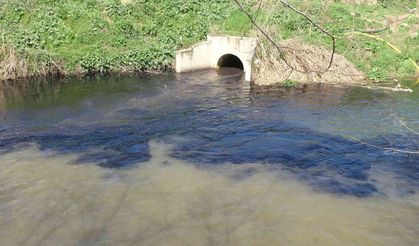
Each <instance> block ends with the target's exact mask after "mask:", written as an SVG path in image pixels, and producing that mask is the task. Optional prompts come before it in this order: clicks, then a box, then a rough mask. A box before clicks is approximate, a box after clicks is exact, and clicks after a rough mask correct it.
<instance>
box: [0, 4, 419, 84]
mask: <svg viewBox="0 0 419 246" xmlns="http://www.w3.org/2000/svg"><path fill="white" fill-rule="evenodd" d="M242 2H243V3H244V5H245V7H246V8H247V9H248V10H249V11H250V13H252V15H253V16H257V17H258V18H257V21H258V23H260V24H261V25H262V26H264V28H266V29H269V33H271V34H273V35H274V36H273V38H274V40H276V41H280V40H284V39H298V40H302V41H304V42H306V43H308V44H315V45H322V46H326V47H330V46H331V44H330V40H329V39H328V38H327V37H326V36H325V35H324V34H322V33H321V32H319V31H318V30H317V29H316V28H314V27H313V26H312V25H310V24H308V23H307V21H306V20H305V19H304V18H303V17H301V16H300V15H297V14H295V13H294V12H292V11H291V10H290V9H287V8H284V7H283V6H282V5H280V4H272V2H271V1H265V2H264V3H265V4H264V5H262V6H261V11H259V12H258V9H259V6H258V4H257V1H256V0H243V1H242ZM290 2H291V3H292V4H293V5H294V6H296V7H298V8H299V9H301V10H302V11H303V12H305V13H307V14H308V15H309V16H310V17H312V18H313V19H314V20H315V21H316V22H317V23H319V24H320V25H322V26H323V27H325V28H327V29H328V30H330V31H331V32H332V33H333V34H334V35H335V36H336V37H337V38H338V40H337V51H338V52H339V53H341V54H343V55H344V56H345V57H346V58H347V59H349V60H350V61H351V62H353V63H354V64H355V65H356V66H357V67H358V68H359V69H360V70H362V71H364V72H365V73H366V74H367V75H368V77H369V78H370V79H372V80H387V79H389V78H392V77H411V76H415V75H417V74H416V70H415V67H414V66H412V64H411V62H410V61H409V59H411V60H413V61H416V62H418V61H419V45H418V44H419V40H418V39H419V38H418V36H417V35H416V36H414V35H413V32H414V30H415V28H417V26H418V25H419V18H418V17H417V16H416V15H412V16H410V17H408V18H406V19H405V20H403V21H402V23H404V24H403V25H401V24H400V23H399V24H397V25H396V24H395V23H392V24H391V27H392V28H389V29H387V30H385V31H383V32H380V33H378V34H376V35H378V36H379V37H381V38H383V39H385V40H386V41H388V42H390V43H392V44H394V45H396V46H397V47H398V48H399V49H400V50H401V51H402V54H397V53H395V52H394V50H392V49H391V48H389V47H388V46H387V45H386V44H385V43H384V42H381V41H379V40H375V39H371V38H367V37H363V36H357V35H347V33H348V32H352V31H362V30H369V29H379V28H382V27H383V26H385V22H386V19H388V18H390V19H392V20H394V19H395V18H396V17H397V16H398V15H406V14H407V8H410V9H412V8H415V7H416V0H381V1H379V4H377V5H372V6H366V5H352V4H348V3H342V2H340V1H334V0H325V1H322V0H310V1H309V0H303V1H301V0H291V1H290ZM209 32H218V33H226V34H231V35H252V34H254V33H255V31H254V28H253V26H252V24H251V23H250V21H249V19H248V18H247V17H246V16H245V15H244V14H243V13H241V12H240V11H239V10H238V8H237V6H235V5H234V2H233V1H230V0H202V1H198V0H153V1H143V0H131V1H128V0H125V1H120V0H71V1H70V0H0V33H1V36H0V64H1V66H0V79H15V78H20V77H30V76H44V75H49V74H86V73H87V74H97V73H100V74H104V73H110V72H131V71H150V70H159V71H160V70H164V69H169V68H171V67H172V64H173V62H174V54H175V50H176V49H179V48H183V47H187V46H190V45H191V44H193V43H195V42H198V41H200V40H203V39H205V37H206V35H207V34H208V33H209Z"/></svg>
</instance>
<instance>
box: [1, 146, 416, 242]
mask: <svg viewBox="0 0 419 246" xmlns="http://www.w3.org/2000/svg"><path fill="white" fill-rule="evenodd" d="M169 153H170V148H168V146H166V145H164V144H161V143H152V144H151V154H152V158H151V159H150V160H149V161H148V162H147V163H144V164H142V165H141V166H140V167H139V168H136V169H132V170H131V169H129V170H109V169H103V168H100V167H98V166H96V165H93V164H92V165H82V166H74V165H68V163H69V162H71V161H72V160H74V159H75V158H76V156H74V155H57V154H54V153H46V152H41V151H39V150H38V149H37V148H36V147H35V146H33V147H30V148H27V149H25V150H22V151H19V152H14V153H11V154H6V155H3V156H1V157H0V161H1V163H2V167H3V168H2V170H1V172H0V180H1V193H0V201H1V204H2V207H1V214H2V216H1V218H0V225H1V226H0V238H1V239H2V242H1V245H417V242H418V241H417V239H418V238H417V237H418V235H419V227H418V225H419V217H418V213H419V196H418V195H417V194H416V195H412V196H406V197H404V198H400V197H391V196H389V197H385V198H384V197H371V198H362V199H360V198H356V197H347V196H342V197H339V196H335V195H330V194H322V193H318V192H314V191H313V190H312V189H311V188H310V187H308V186H306V185H303V184H302V183H300V182H297V181H296V180H295V179H294V178H293V177H292V175H291V174H289V173H287V172H272V171H269V169H268V168H266V166H265V165H261V164H257V163H253V164H243V165H229V164H224V165H220V166H218V167H217V168H214V169H210V170H208V169H205V168H198V167H195V166H194V165H192V164H189V163H187V162H184V161H180V160H176V159H174V158H171V157H170V156H169ZM248 169H251V170H252V171H253V174H252V175H251V176H250V177H247V178H245V179H236V178H234V177H235V176H237V175H240V173H242V172H243V171H246V170H248ZM375 178H377V179H378V180H380V182H383V183H388V181H391V179H392V177H391V176H389V175H388V174H385V173H382V174H381V175H379V176H377V177H375Z"/></svg>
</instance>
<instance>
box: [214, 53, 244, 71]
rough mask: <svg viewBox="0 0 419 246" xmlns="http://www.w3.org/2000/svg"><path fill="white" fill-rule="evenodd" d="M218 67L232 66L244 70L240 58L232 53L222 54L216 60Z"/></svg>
mask: <svg viewBox="0 0 419 246" xmlns="http://www.w3.org/2000/svg"><path fill="white" fill-rule="evenodd" d="M217 65H218V67H233V68H238V69H240V70H244V66H243V63H242V61H241V60H240V58H238V57H237V56H235V55H232V54H226V55H223V56H222V57H221V58H220V59H219V60H218V64H217Z"/></svg>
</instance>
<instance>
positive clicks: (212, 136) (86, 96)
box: [0, 69, 419, 197]
mask: <svg viewBox="0 0 419 246" xmlns="http://www.w3.org/2000/svg"><path fill="white" fill-rule="evenodd" d="M241 76H242V73H241V71H235V70H234V69H233V70H231V69H230V70H228V71H226V70H223V71H221V72H218V73H215V72H214V71H200V72H195V73H191V74H185V75H177V76H176V77H175V76H174V75H173V74H166V75H160V76H150V77H145V78H142V79H140V80H139V79H136V78H118V79H116V78H107V79H99V80H93V81H85V80H82V81H74V82H72V83H68V84H65V85H62V86H60V87H58V89H54V88H50V89H47V90H45V91H42V92H40V93H39V94H41V95H42V97H38V98H36V100H34V99H27V101H24V100H23V101H20V102H19V103H18V104H16V103H15V104H12V106H10V109H9V111H10V113H9V116H8V118H7V119H6V120H3V121H2V122H1V123H0V150H1V153H2V154H6V153H10V152H13V151H17V150H20V149H22V148H24V147H25V146H27V144H29V143H35V144H36V145H37V146H38V147H39V148H40V150H53V151H55V152H57V153H60V154H63V153H70V154H72V153H77V154H78V156H79V157H78V158H77V159H75V160H74V161H72V163H71V164H73V165H81V164H85V163H97V164H98V165H99V166H101V167H105V168H135V167H137V165H138V164H139V163H142V162H146V161H149V160H150V158H151V155H150V153H149V152H150V150H149V142H150V141H153V140H159V141H164V142H166V143H168V144H170V145H173V146H174V149H173V152H172V153H171V155H172V157H174V158H177V159H181V160H186V161H188V162H191V163H195V164H196V165H197V166H199V167H203V168H207V167H211V166H214V165H219V164H225V163H232V164H248V163H263V164H265V165H266V166H268V167H270V168H272V170H275V169H286V170H289V171H290V172H292V173H294V174H295V175H296V177H298V178H299V179H301V180H303V181H304V182H306V183H308V184H310V185H311V186H312V187H313V188H314V189H316V190H319V191H324V192H330V193H334V194H343V195H351V196H357V197H368V196H371V195H374V194H379V193H383V191H382V190H379V188H378V187H377V184H376V181H375V180H374V179H373V178H371V177H370V175H369V174H370V171H371V170H372V169H375V168H379V169H383V170H386V171H391V172H392V173H394V175H396V177H397V178H399V179H401V180H403V181H404V182H406V185H405V186H403V187H399V192H400V193H401V194H411V193H414V191H415V190H416V189H417V188H418V187H419V181H418V180H419V166H418V165H417V163H419V155H418V154H417V153H416V154H415V153H401V152H396V151H391V150H389V149H390V148H393V149H402V150H415V149H417V147H418V146H419V138H418V135H415V134H412V133H411V132H408V131H404V130H403V129H402V130H397V131H394V130H393V129H394V126H395V124H396V123H397V122H396V121H395V120H394V119H393V121H391V122H390V121H388V119H386V118H385V117H388V112H389V111H388V109H389V107H388V106H389V105H391V107H392V108H393V109H394V111H392V112H398V113H399V114H402V115H403V117H404V119H407V120H408V122H409V124H411V123H412V124H414V125H413V126H411V127H415V129H416V130H417V129H418V121H419V120H418V119H419V115H418V113H417V112H416V111H415V107H416V106H417V105H418V103H419V100H418V98H417V97H413V98H412V97H410V98H409V97H406V96H405V95H399V94H396V95H392V94H386V93H385V92H373V91H369V90H365V89H362V88H335V87H326V86H313V87H304V88H299V89H291V90H283V89H278V90H269V91H266V90H257V89H252V88H250V86H249V85H248V84H247V83H245V82H243V81H241V80H239V79H240V77H241ZM56 88H57V87H56ZM416 109H417V108H416ZM383 117H384V118H383ZM354 119H360V120H358V121H355V120H354ZM347 136H357V138H356V140H354V139H352V138H348V137H347ZM365 143H367V144H365ZM416 151H417V150H416ZM251 175H252V170H248V171H247V172H244V173H243V175H242V176H240V177H236V178H243V177H246V176H251Z"/></svg>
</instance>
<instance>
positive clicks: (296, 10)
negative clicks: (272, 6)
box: [280, 0, 336, 73]
mask: <svg viewBox="0 0 419 246" xmlns="http://www.w3.org/2000/svg"><path fill="white" fill-rule="evenodd" d="M280 2H281V3H282V4H283V5H284V6H286V7H288V8H289V9H291V10H292V11H294V12H296V13H297V14H300V15H302V16H303V17H304V18H306V20H307V21H308V22H310V23H311V24H312V25H313V26H315V27H316V28H317V29H319V30H320V31H321V32H323V33H324V34H326V35H327V36H329V37H330V38H331V39H332V43H333V47H332V54H331V55H330V62H329V66H328V67H327V68H326V70H324V72H323V73H325V72H327V71H328V70H329V69H330V68H331V67H332V64H333V59H334V56H335V52H336V38H335V36H333V35H332V34H331V33H330V32H328V31H327V30H325V29H324V28H323V27H321V26H319V25H318V24H317V23H316V22H314V21H313V20H312V19H311V18H310V17H308V16H307V15H306V14H304V13H303V12H301V11H300V10H298V9H296V8H294V6H292V5H291V4H290V3H289V2H288V1H284V0H280Z"/></svg>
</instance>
